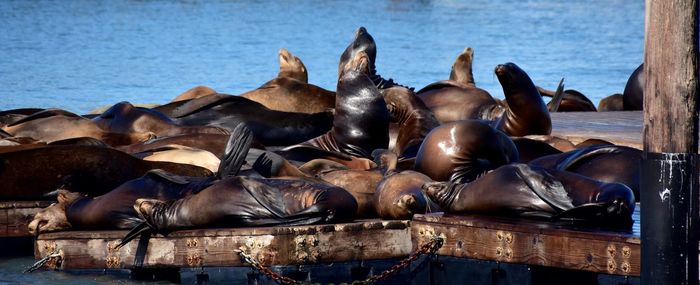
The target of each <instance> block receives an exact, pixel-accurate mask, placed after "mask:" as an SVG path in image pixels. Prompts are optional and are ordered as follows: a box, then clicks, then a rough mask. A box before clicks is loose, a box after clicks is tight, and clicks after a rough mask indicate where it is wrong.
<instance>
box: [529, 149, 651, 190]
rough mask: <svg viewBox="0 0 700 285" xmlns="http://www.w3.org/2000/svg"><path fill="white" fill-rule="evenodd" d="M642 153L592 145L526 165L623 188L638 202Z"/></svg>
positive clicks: (545, 157) (542, 158) (549, 156)
mask: <svg viewBox="0 0 700 285" xmlns="http://www.w3.org/2000/svg"><path fill="white" fill-rule="evenodd" d="M641 163H642V151H641V150H638V149H636V148H631V147H626V146H618V145H605V144H600V145H592V146H588V147H583V148H580V149H577V150H574V151H570V152H565V153H562V154H554V155H548V156H544V157H541V158H539V159H536V160H533V161H530V163H529V164H530V165H534V166H540V167H544V168H548V169H557V170H565V171H570V172H573V173H577V174H581V175H583V176H586V177H589V178H592V179H595V180H599V181H603V182H617V183H622V184H625V185H627V186H628V187H629V188H630V189H632V191H633V192H634V196H635V197H637V200H639V197H640V196H639V190H640V186H639V183H640V182H639V181H640V175H641V167H640V165H641Z"/></svg>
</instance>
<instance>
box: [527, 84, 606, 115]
mask: <svg viewBox="0 0 700 285" xmlns="http://www.w3.org/2000/svg"><path fill="white" fill-rule="evenodd" d="M537 91H539V92H540V95H542V96H547V97H554V95H555V92H554V91H551V90H547V89H544V88H542V87H539V86H537ZM550 103H552V102H550ZM550 103H547V109H549V110H552V109H551V108H550V107H549V105H550ZM596 111H597V110H596V108H595V105H593V102H591V100H590V99H588V97H586V95H583V93H581V92H579V91H577V90H574V89H567V90H564V95H563V98H562V100H561V103H560V104H559V107H558V108H557V112H596Z"/></svg>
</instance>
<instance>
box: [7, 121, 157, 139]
mask: <svg viewBox="0 0 700 285" xmlns="http://www.w3.org/2000/svg"><path fill="white" fill-rule="evenodd" d="M3 130H4V131H6V132H7V133H10V134H12V135H13V136H15V137H30V138H33V139H36V140H39V141H44V142H48V143H50V142H53V141H58V140H65V139H70V138H79V137H91V138H95V139H98V140H101V141H103V142H105V143H107V144H109V145H112V146H117V145H129V144H134V143H138V142H142V141H146V140H149V139H152V138H154V137H155V134H153V133H152V132H129V133H115V132H109V131H106V130H104V129H102V128H100V127H99V126H97V124H95V123H94V122H93V121H91V120H89V119H86V118H83V117H81V116H77V115H53V116H41V115H39V116H36V117H34V116H33V115H31V116H28V117H25V118H23V119H21V120H18V121H17V122H15V123H13V124H10V125H8V126H6V127H4V128H3Z"/></svg>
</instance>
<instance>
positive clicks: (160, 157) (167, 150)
mask: <svg viewBox="0 0 700 285" xmlns="http://www.w3.org/2000/svg"><path fill="white" fill-rule="evenodd" d="M132 155H134V156H136V157H138V158H140V159H143V160H146V161H168V162H175V163H183V164H190V165H196V166H200V167H203V168H206V169H209V170H211V171H212V172H214V171H216V170H217V169H218V168H219V163H220V162H221V161H220V160H219V158H218V157H216V156H215V155H214V154H213V153H211V152H208V151H206V150H201V149H196V148H192V147H187V146H182V145H174V144H173V145H165V146H162V147H158V148H152V149H149V150H148V151H144V152H139V153H134V154H132Z"/></svg>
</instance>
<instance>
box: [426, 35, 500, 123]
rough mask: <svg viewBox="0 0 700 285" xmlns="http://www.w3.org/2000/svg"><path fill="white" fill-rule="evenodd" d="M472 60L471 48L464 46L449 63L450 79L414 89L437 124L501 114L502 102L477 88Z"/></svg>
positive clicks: (492, 116) (488, 117)
mask: <svg viewBox="0 0 700 285" xmlns="http://www.w3.org/2000/svg"><path fill="white" fill-rule="evenodd" d="M473 59H474V50H472V48H465V49H464V51H462V53H460V54H459V56H457V59H456V60H455V62H454V64H453V65H452V70H451V71H450V79H449V80H443V81H438V82H435V83H431V84H429V85H428V86H425V87H423V88H422V89H421V90H418V92H416V94H418V97H420V98H421V100H422V101H423V103H425V105H426V106H427V107H428V108H430V110H432V111H433V113H434V114H435V117H436V118H437V119H438V120H439V121H440V123H448V122H454V121H460V120H468V119H479V120H493V119H495V118H497V117H498V116H500V114H501V113H503V106H502V104H499V102H498V101H497V100H495V99H494V98H493V97H492V96H491V94H489V92H487V91H486V90H484V89H481V88H478V87H476V85H475V83H474V76H473V75H472V61H473Z"/></svg>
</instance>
